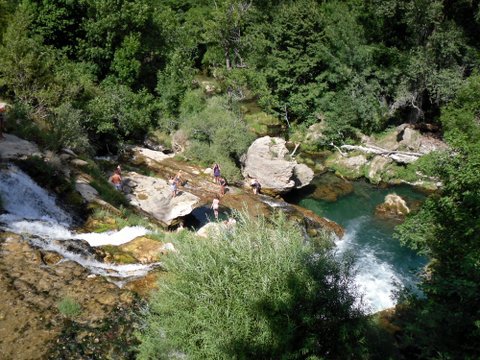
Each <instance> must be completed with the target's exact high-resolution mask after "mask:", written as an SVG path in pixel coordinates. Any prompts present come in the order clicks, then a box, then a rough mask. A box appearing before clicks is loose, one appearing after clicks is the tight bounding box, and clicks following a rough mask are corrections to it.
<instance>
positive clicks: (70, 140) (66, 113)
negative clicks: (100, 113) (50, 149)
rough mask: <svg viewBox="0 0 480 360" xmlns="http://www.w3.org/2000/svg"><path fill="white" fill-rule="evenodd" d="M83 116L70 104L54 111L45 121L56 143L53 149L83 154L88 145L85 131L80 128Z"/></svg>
mask: <svg viewBox="0 0 480 360" xmlns="http://www.w3.org/2000/svg"><path fill="white" fill-rule="evenodd" d="M84 117H85V114H84V113H83V112H82V111H81V110H78V109H75V108H73V107H72V105H71V104H70V103H65V104H62V105H60V106H59V107H58V108H56V109H54V112H53V114H52V115H51V116H50V117H49V118H48V119H47V122H48V125H49V127H50V131H51V134H52V136H53V138H54V139H55V141H56V143H57V144H56V145H57V146H55V149H56V150H59V149H61V148H64V147H67V148H70V149H72V150H74V151H77V152H79V153H85V152H87V151H88V150H89V148H90V143H89V141H88V137H87V134H86V131H85V129H84V128H83V126H82V122H83V118H84Z"/></svg>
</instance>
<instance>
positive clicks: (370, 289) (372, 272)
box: [336, 216, 401, 313]
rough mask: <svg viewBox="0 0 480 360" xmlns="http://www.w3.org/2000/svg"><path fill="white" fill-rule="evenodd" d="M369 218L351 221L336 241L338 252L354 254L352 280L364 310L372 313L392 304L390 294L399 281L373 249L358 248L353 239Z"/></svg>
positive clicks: (388, 265)
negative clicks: (360, 296) (354, 272)
mask: <svg viewBox="0 0 480 360" xmlns="http://www.w3.org/2000/svg"><path fill="white" fill-rule="evenodd" d="M368 221H369V218H368V217H367V216H362V217H359V218H356V219H354V220H352V221H350V222H349V224H348V226H347V227H346V229H345V235H344V237H343V238H342V239H341V240H338V241H337V242H336V244H337V249H338V254H339V255H343V254H345V253H346V252H351V253H352V254H354V255H355V256H356V262H355V269H356V275H355V283H356V285H357V286H358V289H359V290H360V293H361V294H362V295H363V302H364V304H365V305H366V307H367V309H366V310H367V312H369V313H375V312H377V311H380V310H383V309H387V308H390V307H393V306H395V301H394V298H393V296H392V295H393V293H394V291H395V290H396V289H397V287H396V285H398V284H400V283H401V279H400V277H399V276H398V275H397V273H396V272H395V269H394V268H393V266H392V265H391V264H389V263H388V262H386V261H382V260H381V259H380V258H379V257H378V256H376V254H375V251H376V249H374V248H372V247H369V246H362V248H361V249H359V246H358V244H357V242H356V238H357V234H358V232H359V231H360V229H361V227H362V226H365V225H366V224H367V223H368Z"/></svg>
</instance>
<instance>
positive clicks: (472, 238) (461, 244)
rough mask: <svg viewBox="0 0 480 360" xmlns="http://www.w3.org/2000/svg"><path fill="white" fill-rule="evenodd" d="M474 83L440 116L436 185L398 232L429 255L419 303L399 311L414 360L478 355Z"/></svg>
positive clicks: (479, 109) (479, 146)
mask: <svg viewBox="0 0 480 360" xmlns="http://www.w3.org/2000/svg"><path fill="white" fill-rule="evenodd" d="M479 90H480V77H479V76H478V75H474V76H472V77H470V78H469V79H468V81H467V83H466V84H465V85H464V87H463V88H462V89H461V90H460V91H459V94H458V95H457V97H456V99H455V101H454V102H452V103H451V104H450V105H449V106H448V107H446V108H445V109H444V110H443V111H442V116H441V120H442V123H443V125H444V126H445V137H446V139H448V140H449V142H450V144H451V145H452V146H453V150H452V151H451V152H449V153H448V155H447V156H444V157H443V158H442V162H441V163H439V164H437V175H438V176H440V178H441V180H442V182H443V184H444V187H443V189H442V192H441V194H439V195H438V196H435V197H431V198H429V199H428V200H427V201H426V202H425V204H424V205H423V206H422V208H421V210H420V211H419V212H418V213H417V214H415V215H414V216H413V217H411V218H409V219H407V221H406V223H405V224H403V225H402V226H400V228H399V231H398V236H399V238H400V239H401V241H403V242H404V243H406V244H408V245H410V246H411V247H413V248H416V249H419V250H420V251H422V252H423V253H426V254H428V255H429V256H430V258H431V261H430V264H429V267H428V273H427V274H426V275H425V278H424V280H423V282H422V289H423V291H424V294H425V298H415V297H413V298H411V299H410V302H409V303H408V305H410V306H409V307H405V308H404V310H403V311H401V312H400V313H399V319H400V320H399V321H400V323H401V324H402V325H403V326H404V336H403V337H402V345H403V346H405V347H409V348H413V349H415V351H416V352H417V353H418V354H420V358H432V357H442V358H468V359H474V358H478V357H479V356H480V352H479V349H478V346H477V345H478V343H479V341H480V298H479V297H478V294H479V293H480V268H479V266H478V264H479V263H480V222H479V221H478V214H479V212H480V177H479V176H478V174H480V123H479V120H478V119H479V114H480V101H479V99H478V91H479Z"/></svg>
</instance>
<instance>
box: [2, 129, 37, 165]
mask: <svg viewBox="0 0 480 360" xmlns="http://www.w3.org/2000/svg"><path fill="white" fill-rule="evenodd" d="M3 135H4V139H2V140H1V141H0V157H1V158H2V159H6V160H10V159H18V158H21V157H28V156H32V155H38V156H41V155H42V154H41V152H40V150H39V149H38V146H37V145H36V144H34V143H32V142H30V141H27V140H23V139H20V138H19V137H16V136H15V135H10V134H3Z"/></svg>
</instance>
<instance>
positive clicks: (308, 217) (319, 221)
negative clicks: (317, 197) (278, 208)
mask: <svg viewBox="0 0 480 360" xmlns="http://www.w3.org/2000/svg"><path fill="white" fill-rule="evenodd" d="M293 207H294V208H295V209H296V210H297V211H298V212H299V213H300V214H301V215H302V216H303V218H302V221H303V223H304V225H305V228H306V230H307V232H312V230H313V231H314V233H315V234H317V233H318V232H319V231H320V232H326V233H333V234H335V235H336V236H337V237H338V238H339V239H341V238H342V237H343V235H345V230H344V229H343V228H342V227H341V226H340V225H339V224H337V223H336V222H335V221H331V220H329V219H326V218H323V217H321V216H319V215H317V214H315V213H314V212H313V211H311V210H307V209H305V208H302V207H301V206H297V205H293Z"/></svg>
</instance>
